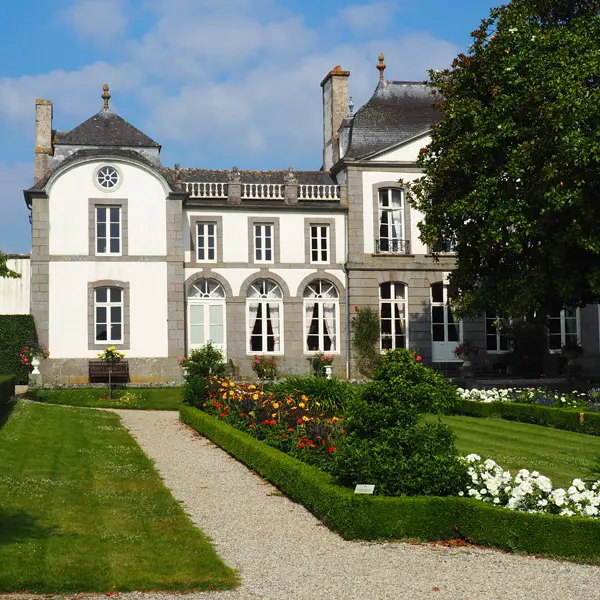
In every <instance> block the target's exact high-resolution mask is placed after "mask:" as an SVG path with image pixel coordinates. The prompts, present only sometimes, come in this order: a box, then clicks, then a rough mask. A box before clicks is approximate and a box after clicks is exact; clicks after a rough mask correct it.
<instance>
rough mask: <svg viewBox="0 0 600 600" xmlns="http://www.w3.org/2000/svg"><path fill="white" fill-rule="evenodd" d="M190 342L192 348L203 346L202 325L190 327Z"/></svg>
mask: <svg viewBox="0 0 600 600" xmlns="http://www.w3.org/2000/svg"><path fill="white" fill-rule="evenodd" d="M190 342H191V343H192V344H193V345H194V346H203V345H204V343H205V342H204V325H191V326H190Z"/></svg>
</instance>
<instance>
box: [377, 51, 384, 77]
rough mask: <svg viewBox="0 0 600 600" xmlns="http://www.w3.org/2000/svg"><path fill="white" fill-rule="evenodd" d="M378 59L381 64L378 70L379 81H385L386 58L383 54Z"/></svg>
mask: <svg viewBox="0 0 600 600" xmlns="http://www.w3.org/2000/svg"><path fill="white" fill-rule="evenodd" d="M378 58H379V64H378V65H377V68H378V69H379V79H383V72H384V71H385V64H384V63H383V59H384V58H385V57H384V56H383V53H381V54H380V55H379V57H378Z"/></svg>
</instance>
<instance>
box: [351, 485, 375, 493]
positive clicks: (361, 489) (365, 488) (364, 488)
mask: <svg viewBox="0 0 600 600" xmlns="http://www.w3.org/2000/svg"><path fill="white" fill-rule="evenodd" d="M374 491H375V486H374V485H371V484H369V483H357V484H356V487H355V488H354V493H355V494H372V493H373V492H374Z"/></svg>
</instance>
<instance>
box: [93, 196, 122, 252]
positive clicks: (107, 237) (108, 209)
mask: <svg viewBox="0 0 600 600" xmlns="http://www.w3.org/2000/svg"><path fill="white" fill-rule="evenodd" d="M101 210H104V211H106V212H105V215H106V217H107V219H106V220H105V221H104V222H102V221H100V220H99V212H100V211H101ZM112 210H116V211H118V215H119V223H118V225H119V236H118V238H116V237H114V236H112V235H110V225H111V220H110V217H111V211H112ZM94 217H95V218H94V221H95V222H94V248H95V251H96V256H122V254H123V207H122V206H115V205H114V204H97V205H96V206H95V210H94ZM102 223H104V226H105V227H106V235H104V236H100V235H98V227H99V225H100V224H102ZM101 239H104V240H105V241H106V250H105V251H104V252H101V251H100V250H98V241H99V240H101ZM113 239H118V241H119V251H118V252H111V250H110V242H111V240H113Z"/></svg>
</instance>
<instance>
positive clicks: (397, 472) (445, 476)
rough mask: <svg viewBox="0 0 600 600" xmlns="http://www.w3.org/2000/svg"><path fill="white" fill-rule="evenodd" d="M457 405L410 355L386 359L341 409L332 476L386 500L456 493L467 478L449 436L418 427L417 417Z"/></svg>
mask: <svg viewBox="0 0 600 600" xmlns="http://www.w3.org/2000/svg"><path fill="white" fill-rule="evenodd" d="M457 400H458V395H457V392H456V388H455V387H454V386H452V385H451V384H449V383H448V382H447V381H446V380H445V379H444V377H443V375H442V374H441V373H439V372H437V371H434V370H433V369H430V368H428V367H425V366H424V365H423V364H422V363H421V362H419V361H417V360H416V358H415V354H414V353H413V352H410V351H408V350H394V351H393V352H389V353H387V354H386V355H385V356H384V357H383V359H382V361H381V364H380V365H379V366H378V367H377V368H376V369H375V372H374V374H373V381H372V382H369V383H367V384H365V385H364V386H362V388H361V390H360V392H359V393H358V394H357V395H356V396H355V397H353V398H351V399H350V401H349V403H348V405H347V406H346V410H345V422H344V429H345V431H346V435H345V436H344V437H342V438H340V440H339V441H338V446H337V449H336V453H335V460H334V464H333V473H334V474H336V475H337V476H338V477H340V479H341V480H342V481H343V482H344V483H347V484H352V485H354V484H357V483H370V484H375V489H376V491H377V492H378V493H381V494H385V495H388V496H399V495H404V494H408V495H421V494H428V495H429V494H431V495H438V496H446V495H450V494H456V493H458V491H459V490H460V489H461V488H462V487H463V486H464V483H465V476H466V473H465V468H464V466H463V465H462V463H461V460H460V456H459V453H458V450H457V449H456V447H455V446H454V435H453V433H452V431H451V430H450V428H449V427H448V426H446V425H443V424H442V423H437V424H435V425H423V424H421V423H420V419H421V416H422V415H424V414H426V413H433V414H439V413H441V412H447V411H448V410H450V409H451V408H452V407H453V406H454V405H455V404H456V402H457Z"/></svg>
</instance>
